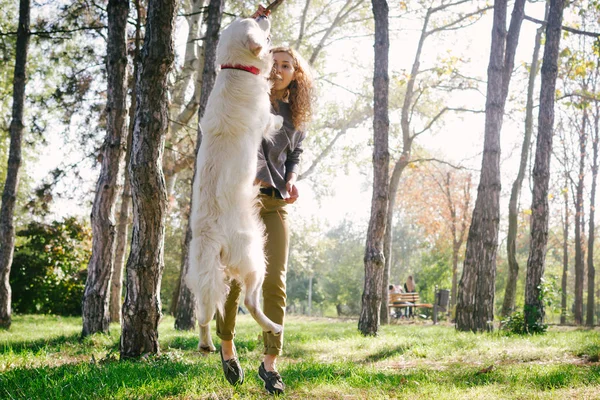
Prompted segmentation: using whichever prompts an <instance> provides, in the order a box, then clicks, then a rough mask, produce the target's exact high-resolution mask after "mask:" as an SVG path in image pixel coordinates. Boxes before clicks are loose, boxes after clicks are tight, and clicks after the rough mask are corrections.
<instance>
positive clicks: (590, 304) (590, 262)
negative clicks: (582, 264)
mask: <svg viewBox="0 0 600 400" xmlns="http://www.w3.org/2000/svg"><path fill="white" fill-rule="evenodd" d="M594 106H595V113H594V139H593V140H592V188H591V193H590V225H589V226H590V228H589V237H588V257H587V267H588V275H587V278H588V282H587V283H588V287H587V306H586V316H585V324H586V325H587V326H594V309H595V304H594V301H595V299H594V297H595V296H594V290H595V279H596V269H595V267H594V239H595V233H594V230H595V224H594V217H595V213H596V212H595V211H596V210H595V207H596V183H597V178H598V139H599V136H600V132H599V130H600V126H598V125H599V119H600V110H599V108H600V107H598V103H597V102H596V103H595V104H594Z"/></svg>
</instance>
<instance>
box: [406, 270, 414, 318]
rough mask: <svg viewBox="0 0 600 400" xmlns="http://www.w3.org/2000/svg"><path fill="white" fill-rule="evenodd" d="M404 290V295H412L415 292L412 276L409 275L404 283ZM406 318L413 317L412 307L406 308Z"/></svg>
mask: <svg viewBox="0 0 600 400" xmlns="http://www.w3.org/2000/svg"><path fill="white" fill-rule="evenodd" d="M404 290H405V291H406V293H414V292H415V290H416V287H415V280H414V279H413V277H412V275H409V276H408V279H407V280H406V282H405V283H404ZM406 316H407V317H412V316H413V307H406Z"/></svg>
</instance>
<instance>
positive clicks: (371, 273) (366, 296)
mask: <svg viewBox="0 0 600 400" xmlns="http://www.w3.org/2000/svg"><path fill="white" fill-rule="evenodd" d="M371 4H372V6H373V16H374V19H375V68H374V74H373V89H374V104H373V109H374V117H373V134H374V148H373V172H374V173H373V197H372V200H371V217H370V220H369V229H368V231H367V243H366V248H365V260H364V261H365V284H364V291H363V295H362V305H361V312H360V319H359V321H358V329H359V330H360V331H361V333H362V334H363V335H365V336H367V335H376V334H377V331H378V329H379V308H380V305H381V292H382V288H381V283H382V279H383V270H384V266H385V259H384V255H383V237H384V234H385V225H386V216H387V209H388V199H389V190H388V189H389V177H388V175H389V172H388V168H389V159H390V156H389V149H388V134H389V124H390V123H389V116H388V98H389V75H388V60H389V47H390V42H389V27H388V26H389V25H388V14H389V9H388V4H387V1H386V0H371Z"/></svg>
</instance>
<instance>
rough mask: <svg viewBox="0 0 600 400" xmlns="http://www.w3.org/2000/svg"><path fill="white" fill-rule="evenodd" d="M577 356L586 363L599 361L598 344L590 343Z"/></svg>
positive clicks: (599, 347)
mask: <svg viewBox="0 0 600 400" xmlns="http://www.w3.org/2000/svg"><path fill="white" fill-rule="evenodd" d="M577 356H578V357H582V358H584V359H585V360H586V361H588V362H598V361H600V343H592V344H589V345H587V346H585V347H584V348H583V349H581V351H580V352H578V353H577Z"/></svg>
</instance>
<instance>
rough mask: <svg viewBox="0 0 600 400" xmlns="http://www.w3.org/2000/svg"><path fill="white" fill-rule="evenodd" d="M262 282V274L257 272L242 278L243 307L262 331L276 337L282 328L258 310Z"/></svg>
mask: <svg viewBox="0 0 600 400" xmlns="http://www.w3.org/2000/svg"><path fill="white" fill-rule="evenodd" d="M263 280H264V274H263V273H261V272H259V271H252V272H250V273H248V274H246V276H245V277H244V284H245V286H246V297H245V298H244V305H245V306H246V308H248V311H249V312H250V315H252V318H254V320H255V321H256V322H258V324H259V325H260V327H261V328H262V329H263V331H265V332H270V333H272V334H273V335H275V336H278V335H280V334H281V332H282V331H283V327H282V326H281V325H279V324H276V323H275V322H273V321H271V320H270V319H269V318H267V316H266V315H265V314H264V313H263V311H262V310H261V309H260V304H259V303H260V291H261V289H262V284H263Z"/></svg>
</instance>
